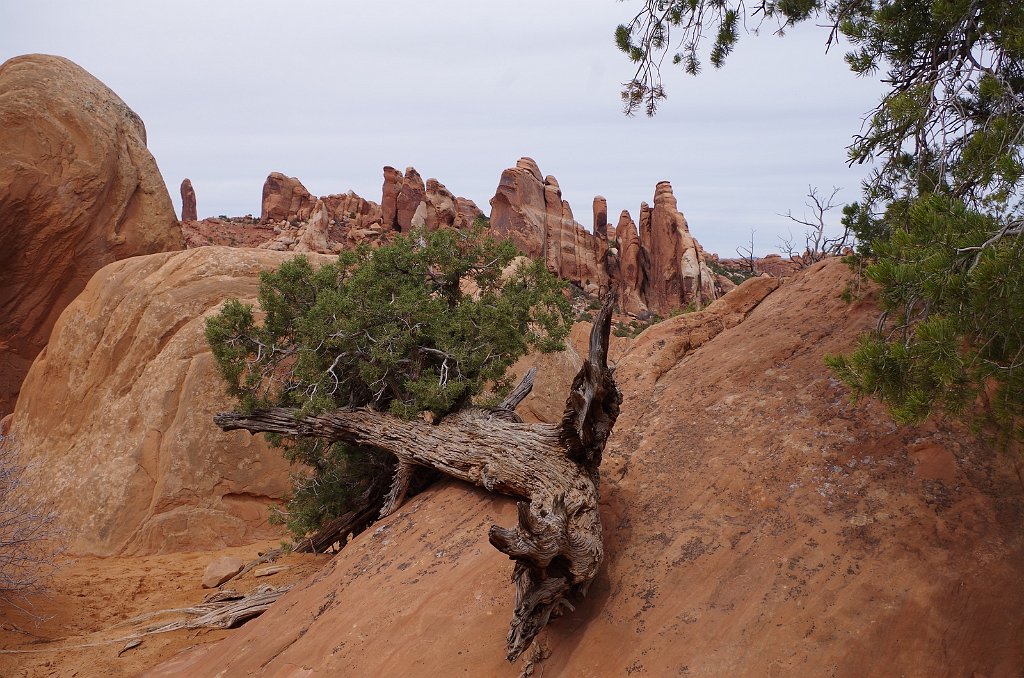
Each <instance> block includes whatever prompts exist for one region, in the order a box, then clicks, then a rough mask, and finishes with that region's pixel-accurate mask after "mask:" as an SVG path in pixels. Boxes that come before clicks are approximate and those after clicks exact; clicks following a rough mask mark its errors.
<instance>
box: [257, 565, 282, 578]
mask: <svg viewBox="0 0 1024 678" xmlns="http://www.w3.org/2000/svg"><path fill="white" fill-rule="evenodd" d="M288 569H291V568H290V567H288V566H287V565H272V566H271V567H264V568H263V569H262V570H256V571H255V572H253V573H252V576H254V577H269V576H270V575H272V574H277V573H278V572H284V571H285V570H288Z"/></svg>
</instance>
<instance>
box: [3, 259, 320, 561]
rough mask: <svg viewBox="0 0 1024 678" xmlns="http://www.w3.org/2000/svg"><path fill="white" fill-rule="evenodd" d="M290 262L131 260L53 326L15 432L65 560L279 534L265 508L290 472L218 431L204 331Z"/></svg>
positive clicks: (254, 445)
mask: <svg viewBox="0 0 1024 678" xmlns="http://www.w3.org/2000/svg"><path fill="white" fill-rule="evenodd" d="M290 256H291V255H290V254H286V253H277V252H265V251H259V250H253V249H240V248H227V247H203V248H201V249H193V250H186V251H184V252H174V253H162V254H152V255H148V256H141V257H134V258H132V259H128V260H125V261H121V262H117V263H115V264H111V265H109V266H107V267H105V268H103V269H102V270H100V271H99V272H98V273H97V274H96V275H95V276H94V277H93V278H92V280H91V281H90V282H89V284H88V286H87V287H86V288H85V290H84V291H83V292H82V293H81V294H80V295H79V296H78V297H77V298H76V299H75V300H74V302H72V303H71V305H69V306H68V307H67V308H66V309H65V311H64V313H63V314H61V316H60V319H59V320H58V321H57V323H56V325H55V326H54V330H53V335H52V337H51V339H50V343H49V344H48V345H47V348H46V350H45V351H44V352H43V353H42V354H40V355H39V357H38V358H37V359H36V361H35V362H34V363H33V365H32V369H31V370H30V371H29V374H28V376H27V377H26V379H25V384H24V387H23V389H22V393H21V397H20V398H19V399H18V405H17V408H16V409H15V411H14V415H13V418H12V424H11V426H12V433H13V435H14V436H16V437H17V440H18V442H19V445H21V446H22V447H23V448H24V449H26V450H32V459H33V461H35V462H37V463H36V464H34V465H33V467H32V470H31V472H30V473H29V474H28V475H27V477H26V483H27V485H26V487H27V488H28V489H29V490H30V491H31V492H33V493H34V494H35V495H37V496H42V497H45V498H47V499H48V500H49V501H51V502H52V504H53V505H54V507H55V509H56V510H57V511H58V513H59V516H60V519H61V521H62V522H63V523H64V524H66V526H67V527H68V539H69V543H68V546H69V548H70V550H71V551H72V552H73V553H77V554H93V555H101V556H105V555H113V554H119V553H122V554H147V553H162V552H169V551H183V550H194V549H205V548H215V547H218V546H232V545H235V546H237V545H241V544H245V543H250V542H252V541H254V540H257V539H267V538H273V537H276V536H278V535H279V534H280V532H279V530H278V529H276V528H273V527H271V526H269V525H268V524H267V522H266V521H267V505H268V504H271V503H273V502H275V501H278V500H280V499H282V498H283V497H285V496H286V495H287V493H288V492H289V491H290V483H289V479H288V462H287V461H285V460H284V458H283V457H282V456H281V452H280V450H277V449H274V448H272V447H270V445H269V444H268V443H266V442H265V441H264V440H262V439H261V438H259V437H252V436H249V435H247V434H241V433H229V434H225V433H223V432H221V431H220V429H218V428H217V427H216V426H214V425H213V421H212V417H213V414H214V413H216V412H217V411H220V410H224V409H231V407H232V406H233V405H232V403H233V401H232V399H231V398H230V397H229V396H227V394H226V393H225V390H224V383H223V379H222V378H221V376H220V374H219V372H218V370H217V366H216V364H215V362H214V360H213V356H212V355H211V353H210V349H209V346H207V344H206V339H205V336H204V329H205V318H206V316H208V315H210V314H212V313H214V312H216V310H217V308H218V307H219V306H220V304H221V303H222V302H223V301H224V300H226V299H228V298H232V297H233V298H239V299H241V300H242V301H246V302H252V301H253V300H255V297H256V289H257V285H258V282H259V273H260V272H261V271H265V270H271V269H273V268H276V267H277V266H279V265H280V264H281V263H282V262H284V261H285V260H286V259H288V258H289V257H290ZM310 256H311V257H312V259H313V261H314V263H316V262H318V261H321V262H322V261H330V258H329V257H320V256H319V255H310Z"/></svg>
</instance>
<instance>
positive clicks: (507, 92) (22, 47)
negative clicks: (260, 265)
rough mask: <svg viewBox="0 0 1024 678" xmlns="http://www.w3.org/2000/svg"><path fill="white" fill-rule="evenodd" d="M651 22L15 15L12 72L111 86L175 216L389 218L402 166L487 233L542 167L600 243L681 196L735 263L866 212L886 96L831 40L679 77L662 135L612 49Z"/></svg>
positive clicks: (241, 7) (504, 13)
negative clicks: (314, 213) (522, 161)
mask: <svg viewBox="0 0 1024 678" xmlns="http://www.w3.org/2000/svg"><path fill="white" fill-rule="evenodd" d="M639 6H640V2H639V0H626V1H625V2H616V1H615V0H518V1H517V2H511V3H491V2H481V1H480V0H453V1H448V2H435V3H424V2H413V1H411V0H389V1H388V2H382V1H380V0H364V1H361V2H350V1H339V2H313V1H307V2H303V1H300V0H294V1H293V2H290V3H287V4H285V3H281V2H257V1H254V0H246V1H244V2H242V1H237V2H226V1H221V0H216V1H214V0H204V1H203V2H195V1H193V0H176V1H175V2H142V1H140V0H133V1H131V2H128V1H120V0H117V1H112V0H104V2H102V3H101V2H89V3H86V2H80V1H79V2H72V1H68V0H64V1H58V0H31V1H30V2H29V1H26V2H16V1H13V0H11V1H8V0H3V2H2V3H0V61H5V60H6V59H8V58H10V57H12V56H16V55H19V54H25V53H30V52H42V53H49V54H58V55H61V56H65V57H68V58H70V59H71V60H73V61H75V62H76V63H78V64H79V65H81V66H83V67H84V68H85V69H86V70H88V71H89V72H91V73H92V74H93V75H95V76H96V77H97V78H99V79H100V80H102V81H103V82H104V83H106V84H107V85H108V86H109V87H111V89H113V90H114V91H115V92H116V93H117V94H118V95H119V96H120V97H121V98H122V99H124V100H125V102H127V103H128V105H129V106H131V107H132V108H133V109H134V110H135V111H136V112H137V113H139V115H141V116H142V119H143V120H144V121H145V123H146V128H147V131H148V136H149V148H150V150H151V151H152V153H153V155H154V156H155V157H156V160H157V163H158V164H159V166H160V170H161V172H162V173H163V176H164V179H165V181H166V182H167V184H168V188H169V192H170V194H171V198H172V200H173V201H174V204H175V208H176V209H180V197H179V192H178V186H179V184H180V182H181V180H182V178H183V177H186V176H187V177H190V178H191V180H192V183H193V185H194V186H195V190H196V194H197V198H198V208H199V216H200V217H204V216H216V215H220V214H227V215H232V216H235V215H239V216H240V215H244V214H247V213H252V214H256V215H258V214H259V210H260V192H261V189H262V186H263V181H264V179H265V178H266V175H267V174H268V173H269V172H271V171H280V172H283V173H285V174H287V175H289V176H296V177H298V178H299V179H301V180H302V182H303V183H304V184H305V185H306V187H307V188H309V190H310V191H312V192H313V193H315V194H317V195H325V194H328V193H341V192H344V191H347V190H349V189H352V190H354V191H356V192H357V193H359V194H360V195H362V196H363V197H365V198H368V199H371V200H375V201H378V202H379V201H380V193H381V183H382V174H381V168H382V167H383V166H384V165H392V166H394V167H398V168H399V169H404V168H405V167H406V166H409V165H412V166H414V167H416V169H418V170H419V171H420V173H421V174H422V175H423V176H424V178H427V177H436V178H437V179H438V180H439V181H441V182H442V183H444V184H445V185H446V186H447V187H448V188H449V189H450V190H451V191H452V192H453V193H455V194H457V195H462V196H466V197H469V198H472V199H473V200H475V201H476V202H477V204H478V205H479V206H480V207H481V208H482V209H483V210H484V211H485V212H488V211H489V206H488V201H489V200H490V198H491V197H492V196H493V195H494V189H495V187H496V186H497V183H498V178H499V177H500V175H501V171H502V169H504V168H506V167H510V166H512V165H514V164H515V161H516V160H517V159H518V158H519V157H520V156H524V155H528V156H531V157H533V158H534V159H535V160H536V161H537V163H538V164H539V165H540V168H541V171H542V172H543V173H545V174H552V175H554V176H555V177H556V178H557V179H558V181H559V184H560V185H561V187H562V192H563V197H565V198H566V199H567V200H569V202H570V204H571V205H572V208H573V212H574V214H575V216H576V219H577V221H579V222H580V223H582V224H583V225H584V226H585V227H587V228H588V229H589V228H591V226H592V223H591V222H592V218H591V203H592V199H593V197H594V196H595V195H598V194H600V195H604V196H605V197H606V198H607V199H608V208H609V214H610V218H611V219H612V220H613V221H614V220H615V219H616V218H617V215H618V213H619V211H621V210H622V209H628V210H630V212H631V214H632V215H633V216H634V218H635V217H636V215H637V209H638V207H639V205H640V202H641V201H643V200H646V201H648V202H650V201H651V200H652V199H653V195H654V186H655V184H656V183H657V182H658V181H660V180H664V179H667V180H669V181H671V182H672V186H673V187H674V189H675V195H676V198H677V199H678V201H679V207H680V209H681V210H682V212H683V213H684V214H685V215H686V217H687V220H688V222H689V224H690V229H691V231H692V232H693V234H694V235H695V236H696V237H697V239H698V240H700V241H701V243H702V244H703V245H704V246H705V248H706V249H708V250H711V251H717V252H719V253H721V254H723V255H725V256H730V255H734V250H735V248H736V246H737V245H740V244H743V243H745V242H747V241H749V238H750V232H751V231H752V230H753V231H755V232H756V234H755V241H756V244H757V249H758V250H759V251H760V252H762V253H764V252H767V251H774V250H777V249H778V240H779V235H780V234H782V235H784V234H786V233H787V231H788V230H791V224H788V223H787V221H786V219H785V218H783V217H781V216H779V214H780V213H785V212H786V211H787V210H792V211H794V212H795V213H798V214H799V213H800V212H802V211H803V209H804V208H803V202H804V194H805V193H806V192H807V187H808V185H809V184H810V185H814V186H820V187H822V188H823V189H825V188H829V189H830V188H831V187H832V186H839V187H842V188H843V189H844V190H843V191H842V192H841V194H840V198H841V199H843V200H845V201H851V200H854V199H856V197H857V193H858V190H859V183H860V180H861V178H862V177H863V173H864V170H863V169H861V168H855V169H852V170H851V169H849V168H847V166H846V162H845V161H846V151H845V147H846V145H847V144H848V143H849V140H850V136H851V135H852V134H853V133H854V132H855V131H857V130H858V129H859V126H860V121H861V118H862V117H863V114H864V113H866V112H867V111H868V110H869V109H870V108H871V107H872V106H873V105H874V103H875V102H876V100H877V98H878V95H879V93H880V92H881V88H880V85H879V84H878V83H877V82H875V81H871V80H863V79H858V78H855V77H854V76H853V75H852V74H850V73H849V71H848V70H847V69H846V66H845V64H844V63H843V61H842V52H843V50H842V49H838V50H836V49H833V50H832V52H831V53H829V54H827V55H826V54H824V42H825V38H826V31H825V30H824V29H820V28H815V27H813V26H806V27H802V28H801V29H799V30H794V31H792V32H791V33H790V34H789V35H787V36H786V37H785V38H777V37H775V36H773V35H771V34H770V31H764V32H763V34H762V35H760V36H753V35H750V36H743V37H742V39H741V40H740V43H739V44H738V46H737V50H736V52H735V53H734V54H733V55H732V56H731V57H730V59H729V60H728V62H727V64H726V66H725V68H723V69H722V70H719V71H715V70H711V69H710V68H709V69H708V70H706V71H705V72H704V73H703V74H702V75H700V76H699V77H697V78H692V77H690V76H686V75H684V74H682V73H677V72H672V73H668V74H667V76H668V77H667V78H666V84H667V88H668V93H669V99H668V100H667V101H666V102H665V103H664V104H663V106H662V108H661V110H660V112H659V113H658V115H657V117H655V118H654V119H653V120H652V119H647V118H645V117H643V116H638V117H634V118H626V117H624V116H623V115H622V112H621V105H620V101H619V96H618V95H619V89H620V83H622V82H623V81H625V80H628V79H629V78H630V77H631V76H632V73H633V69H632V68H631V64H630V63H629V62H628V61H627V60H626V59H625V57H624V56H623V55H622V54H621V53H620V52H619V51H618V50H617V49H616V48H615V46H614V44H613V41H612V32H613V30H614V28H615V26H616V25H617V24H618V23H621V22H623V21H625V20H627V19H628V18H629V16H630V15H631V13H633V12H635V11H636V10H637V8H638V7H639ZM837 212H838V210H837ZM834 221H836V222H838V213H837V214H836V215H835V217H834Z"/></svg>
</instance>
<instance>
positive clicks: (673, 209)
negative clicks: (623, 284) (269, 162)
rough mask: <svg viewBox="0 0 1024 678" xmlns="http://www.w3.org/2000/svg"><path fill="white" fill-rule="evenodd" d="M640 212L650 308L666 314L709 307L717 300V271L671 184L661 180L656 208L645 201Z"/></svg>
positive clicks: (657, 191)
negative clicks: (709, 263) (710, 265)
mask: <svg viewBox="0 0 1024 678" xmlns="http://www.w3.org/2000/svg"><path fill="white" fill-rule="evenodd" d="M640 211H641V217H640V223H641V228H640V242H641V246H642V247H643V248H644V250H645V253H646V255H647V257H648V258H649V261H648V274H647V281H646V282H647V284H646V287H645V289H644V290H643V293H644V298H645V301H646V303H647V307H648V308H649V309H650V310H651V311H653V312H654V313H657V314H659V315H662V316H667V315H669V314H671V313H672V311H675V310H677V309H680V308H684V307H685V306H687V305H688V304H691V303H692V304H697V305H699V306H706V305H707V304H710V303H711V302H712V301H714V300H715V299H716V298H717V295H716V293H715V276H714V273H712V271H711V269H709V268H708V266H707V262H706V261H705V256H704V250H703V249H702V248H701V246H700V244H699V243H698V242H697V241H696V240H694V238H693V236H691V235H690V229H689V227H688V226H687V223H686V218H685V217H683V215H682V213H681V212H680V211H679V209H678V207H677V205H676V198H675V195H673V193H672V184H670V183H669V182H667V181H661V182H659V183H658V185H657V187H656V188H655V191H654V208H653V209H649V208H647V207H646V203H645V204H644V205H641V208H640Z"/></svg>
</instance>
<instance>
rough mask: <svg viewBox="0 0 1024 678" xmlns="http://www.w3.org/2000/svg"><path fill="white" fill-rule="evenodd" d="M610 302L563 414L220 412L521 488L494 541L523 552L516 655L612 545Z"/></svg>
mask: <svg viewBox="0 0 1024 678" xmlns="http://www.w3.org/2000/svg"><path fill="white" fill-rule="evenodd" d="M611 309H612V300H609V301H608V302H606V303H605V305H604V307H603V308H602V309H601V311H600V313H599V314H598V317H597V320H595V322H594V327H593V329H592V330H591V335H590V352H589V355H588V358H587V360H586V361H585V362H584V364H583V367H582V368H581V369H580V372H579V374H577V375H576V378H575V380H574V381H573V386H572V390H571V392H570V394H569V398H568V400H567V402H566V409H565V413H564V415H563V418H562V422H561V424H558V425H550V424H525V423H523V422H522V420H521V419H520V418H519V417H518V415H516V414H515V413H514V412H511V411H509V410H508V409H505V408H499V409H496V410H489V409H483V408H472V407H471V408H466V409H463V410H460V411H458V412H456V413H455V414H452V415H450V416H448V417H445V418H444V419H443V420H442V421H441V422H440V423H438V424H436V425H434V424H429V423H427V422H425V421H422V420H411V421H406V420H402V419H399V418H397V417H394V416H391V415H388V414H385V413H382V412H377V411H374V410H369V409H349V408H343V409H338V410H333V411H330V412H325V413H323V414H319V415H314V416H306V417H303V418H301V419H299V418H297V414H296V411H295V410H291V409H286V408H273V409H268V410H261V411H258V412H254V413H252V414H239V413H221V414H218V415H217V416H216V417H214V421H215V422H216V423H217V424H218V425H219V426H220V427H221V428H223V429H224V430H227V431H230V430H235V429H245V430H248V431H251V432H253V433H257V432H267V433H277V434H280V435H285V436H294V437H314V438H322V439H325V440H330V441H343V442H346V443H350V444H353V445H357V446H361V447H368V448H376V449H380V450H386V451H388V452H391V453H392V454H394V455H395V456H396V457H397V458H398V459H399V461H400V463H401V464H403V465H406V466H407V467H408V468H412V466H413V465H419V466H425V467H429V468H433V469H436V470H438V471H441V472H442V473H445V474H446V475H449V476H452V477H453V478H458V479H460V480H464V481H466V482H469V483H472V484H474V485H478V486H480V487H483V488H485V489H487V490H489V491H493V492H500V493H502V494H506V495H509V496H512V497H515V498H517V499H519V500H520V501H519V503H518V512H519V521H518V525H516V526H514V527H511V528H503V527H500V526H497V525H495V526H492V527H491V529H490V532H489V534H488V537H489V539H490V542H491V544H493V545H494V547H495V548H497V549H498V550H499V551H501V552H502V553H505V554H506V555H508V556H509V558H511V559H512V560H514V561H516V565H515V568H514V570H513V575H512V578H513V582H514V584H515V588H516V601H515V613H514V615H513V618H512V623H511V626H510V630H509V634H508V639H507V647H508V659H509V661H514V660H515V659H516V658H517V657H519V655H520V654H521V653H522V652H523V651H524V650H525V649H526V648H527V646H528V645H529V644H530V642H531V641H532V640H533V638H534V637H535V636H536V635H537V633H538V632H539V631H540V630H541V629H543V628H544V626H545V625H546V624H547V623H548V621H549V620H550V619H551V617H553V616H558V615H559V614H562V613H563V612H565V611H570V610H572V609H573V607H572V605H571V603H570V602H569V598H570V597H572V596H582V595H585V594H586V592H587V588H588V587H589V586H590V583H591V582H592V581H593V579H594V577H595V576H596V575H597V571H598V568H599V566H600V564H601V560H602V558H603V556H604V544H603V541H602V535H601V516H600V513H599V512H598V488H597V481H598V474H597V469H598V466H599V465H600V463H601V454H602V451H603V449H604V445H605V443H606V441H607V439H608V435H609V434H610V433H611V430H612V427H613V426H614V424H615V418H616V417H617V416H618V412H619V404H620V403H621V395H620V394H619V391H618V387H617V386H616V384H615V379H614V377H613V374H612V369H611V368H609V367H608V364H607V359H608V336H609V333H610V330H611ZM526 381H527V380H526V379H524V382H526ZM520 386H522V384H520ZM531 387H532V379H530V380H529V385H528V386H527V387H526V388H525V392H524V393H522V395H521V397H519V395H518V394H517V397H519V400H520V401H521V400H522V398H525V396H526V393H528V392H529V388H531ZM519 390H520V389H519V388H517V389H516V391H519ZM510 398H512V395H511V394H510ZM506 402H511V400H509V399H506ZM517 403H518V401H515V404H517ZM504 404H505V403H503V405H504ZM512 406H514V404H513V405H512Z"/></svg>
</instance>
